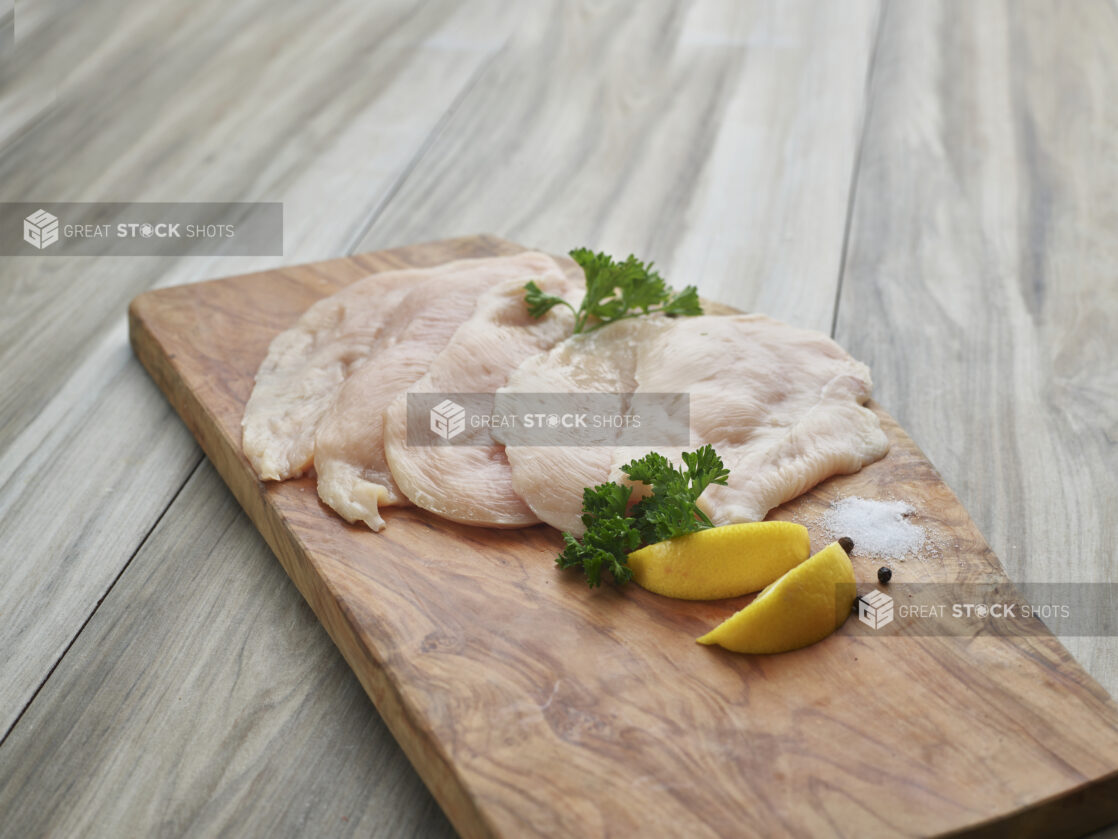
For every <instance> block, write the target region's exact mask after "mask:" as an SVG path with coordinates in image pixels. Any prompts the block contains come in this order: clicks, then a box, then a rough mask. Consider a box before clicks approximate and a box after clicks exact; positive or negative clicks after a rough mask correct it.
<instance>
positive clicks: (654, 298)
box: [524, 248, 703, 333]
mask: <svg viewBox="0 0 1118 839" xmlns="http://www.w3.org/2000/svg"><path fill="white" fill-rule="evenodd" d="M571 258H572V259H573V260H574V261H575V262H577V263H578V264H579V266H580V267H581V268H582V270H583V273H585V274H586V296H585V297H583V299H582V304H581V305H580V306H579V308H578V309H575V308H574V307H573V306H571V304H570V303H568V302H567V301H566V300H564V299H563V298H562V297H556V296H555V295H550V294H545V293H544V292H543V291H542V290H541V289H540V287H539V286H538V285H536V283H535V282H534V281H533V282H529V283H528V284H527V285H526V286H524V289H525V292H526V293H525V296H524V299H525V302H526V303H527V304H528V312H529V314H531V315H532V317H536V318H538V317H543V316H544V315H545V314H547V312H549V311H551V309H553V308H554V307H555V306H557V305H559V304H560V303H562V304H563V305H565V306H567V307H568V308H570V309H571V310H572V311H573V312H574V313H575V326H574V331H575V332H576V333H578V332H590V331H592V330H594V329H597V328H599V327H601V326H605V325H606V324H607V323H612V322H614V321H617V320H624V319H625V318H632V317H637V316H638V315H649V314H655V313H657V312H662V313H664V314H666V315H669V316H671V317H677V316H682V315H701V314H702V313H703V308H702V306H701V305H700V303H699V292H698V290H697V289H696V288H695V286H687V287H686V288H684V289H683V290H682V291H680V292H676V291H674V290H673V289H672V288H671V287H669V286H668V284H667V283H666V282H664V278H663V277H661V276H660V274H659V273H658V272H657V271H655V270H653V266H652V263H651V262H650V263H648V264H647V265H645V263H643V262H641V261H640V260H639V259H637V258H636V257H635V256H633V255H632V254H630V255H629V256H628V258H627V259H625V261H623V262H618V261H616V260H614V258H613V257H611V256H610V255H609V254H606V253H601V252H599V253H595V252H594V251H591V250H590V249H588V248H576V249H575V250H573V251H571Z"/></svg>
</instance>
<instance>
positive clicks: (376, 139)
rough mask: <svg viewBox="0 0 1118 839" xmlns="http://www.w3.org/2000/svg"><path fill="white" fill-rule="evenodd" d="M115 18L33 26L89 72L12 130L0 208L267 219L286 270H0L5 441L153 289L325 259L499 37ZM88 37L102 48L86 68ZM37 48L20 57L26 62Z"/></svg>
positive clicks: (334, 13) (428, 27) (339, 23)
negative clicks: (162, 282) (83, 204)
mask: <svg viewBox="0 0 1118 839" xmlns="http://www.w3.org/2000/svg"><path fill="white" fill-rule="evenodd" d="M132 6H133V4H130V3H127V2H124V0H114V2H110V0H98V2H97V3H96V4H94V5H93V6H91V7H90V8H89V9H86V8H85V7H84V6H83V7H82V8H81V9H75V10H74V11H73V12H72V13H71V18H70V19H68V20H66V21H65V22H64V24H60V25H44V26H42V27H40V30H41V38H42V39H43V40H44V41H45V42H46V43H49V44H51V45H52V49H49V50H46V51H47V52H48V53H51V52H56V51H60V50H61V51H63V53H64V54H66V53H68V52H70V51H72V52H73V53H75V54H78V55H83V54H84V52H83V51H84V50H86V49H87V48H88V51H89V52H90V53H91V55H90V56H89V57H87V58H85V59H84V61H82V62H80V70H81V72H76V71H75V72H72V73H70V74H69V75H66V76H64V77H63V78H62V79H61V80H60V86H59V88H58V89H57V90H56V91H51V96H50V97H49V101H50V102H51V103H52V104H51V106H50V107H49V108H45V109H43V110H42V112H41V113H36V114H35V115H34V117H33V118H31V117H28V118H27V122H26V124H23V123H21V124H20V125H19V126H18V127H17V128H16V129H13V130H12V132H11V133H13V134H14V136H13V137H12V139H11V140H10V141H9V142H8V143H6V144H5V146H4V149H3V153H2V154H0V200H3V201H35V200H69V201H110V200H114V201H233V200H242V201H256V200H260V201H264V200H269V201H277V200H278V201H283V202H284V205H285V228H286V230H285V234H286V235H285V253H284V257H275V258H272V259H270V260H268V261H266V262H262V261H260V260H256V261H250V260H244V259H242V260H232V261H226V262H223V263H221V264H220V267H218V266H217V265H215V264H212V263H213V262H214V261H213V260H210V261H209V262H207V261H206V260H204V259H196V258H184V259H182V260H179V261H177V262H176V261H173V260H156V259H147V260H141V259H129V260H112V259H105V258H85V259H78V258H74V259H62V258H57V257H51V258H47V257H45V256H44V257H27V258H15V259H10V260H6V262H5V265H4V267H3V282H2V283H0V312H3V320H2V321H0V335H2V343H0V368H3V369H4V370H5V371H6V373H5V375H6V376H8V377H10V378H9V381H10V385H9V387H8V388H5V390H4V391H3V392H2V393H0V433H3V434H5V435H13V434H16V433H18V432H19V431H21V430H22V429H23V428H24V427H25V426H26V425H27V424H28V423H29V422H30V421H31V419H32V418H33V417H34V416H35V415H36V413H37V412H38V411H39V410H40V409H41V408H42V406H43V405H44V404H45V402H46V401H47V400H48V399H49V398H50V395H51V393H52V392H53V391H54V389H55V388H56V387H57V385H58V381H59V378H60V377H63V376H65V375H66V374H67V373H69V372H71V371H72V370H73V369H74V367H75V365H76V359H77V358H80V357H81V355H82V354H83V353H84V352H86V351H88V348H89V342H90V341H95V340H96V337H95V336H96V335H98V334H99V332H100V331H101V328H102V326H103V324H105V323H106V322H107V321H108V320H109V319H111V318H114V317H117V316H119V313H121V312H122V311H123V310H124V307H125V306H126V305H127V302H128V301H129V300H130V299H131V298H132V297H133V296H135V295H136V294H138V293H139V292H140V291H143V290H144V289H145V288H147V287H149V286H150V285H151V284H152V282H153V278H156V277H160V276H167V277H168V281H171V280H173V281H176V282H185V281H189V280H193V279H204V278H206V277H207V276H214V273H213V272H214V271H215V270H216V271H217V272H218V274H219V275H220V274H221V273H230V272H236V271H239V270H249V269H250V268H249V267H246V266H250V267H258V266H259V267H263V266H265V265H266V266H272V265H277V264H280V263H281V262H283V261H284V260H285V259H286V260H287V261H298V260H302V261H309V260H313V259H317V258H324V257H328V256H336V255H338V252H339V250H341V249H345V248H346V247H347V246H348V245H349V244H351V242H352V241H353V239H354V238H355V237H356V236H357V230H359V229H360V228H361V227H362V226H363V223H364V219H365V218H367V217H368V215H369V214H370V213H371V212H372V211H373V209H374V208H375V207H376V206H378V205H379V203H380V202H381V201H383V199H384V197H385V196H386V195H388V194H390V193H391V191H392V189H393V186H394V184H395V182H396V180H397V178H398V177H399V175H400V174H401V173H402V172H403V171H405V170H406V167H407V165H408V163H409V162H410V161H411V159H412V157H413V156H414V155H415V153H416V150H417V149H418V148H419V147H420V146H421V145H422V144H423V142H424V140H425V138H426V137H427V135H428V134H429V133H430V132H431V130H432V129H433V128H434V127H435V126H436V125H437V124H438V121H439V120H440V119H441V118H442V117H443V115H444V114H445V112H446V111H447V109H448V108H449V107H451V105H452V104H453V102H454V101H455V99H456V97H457V96H458V95H459V94H460V93H461V91H462V90H463V89H464V88H466V87H468V85H469V83H470V80H471V78H472V77H473V74H474V72H475V71H476V70H477V69H478V68H479V67H480V66H483V65H484V63H485V61H486V60H487V59H488V58H489V56H491V55H492V53H493V52H494V51H495V50H496V49H497V48H499V46H500V44H501V36H502V33H504V32H507V27H510V26H511V25H512V22H511V21H506V20H505V19H504V16H502V15H501V14H500V12H501V9H500V4H498V3H496V2H485V3H474V4H471V5H470V6H469V7H459V6H458V5H457V4H455V3H453V2H450V0H438V1H437V2H434V3H424V4H420V3H416V2H414V0H406V2H400V0H397V1H396V2H391V3H378V4H367V5H366V6H364V7H362V10H361V13H360V14H356V13H355V10H354V7H353V6H352V5H351V4H348V3H341V2H338V3H330V4H315V5H314V6H313V7H312V6H291V5H285V6H283V7H281V8H279V9H277V8H276V7H274V6H273V5H272V4H266V3H260V2H255V0H244V1H243V2H239V3H217V2H209V3H204V4H202V5H201V6H199V5H198V4H194V3H186V2H178V3H176V4H160V5H159V6H158V7H147V8H148V11H147V12H146V13H143V14H135V15H133V14H131V12H132V11H133V9H132ZM119 21H124V25H123V26H121V25H118V22H119ZM90 31H92V32H94V33H97V32H100V33H101V34H102V35H103V36H104V40H103V41H102V42H100V43H99V44H98V46H97V48H96V49H93V48H91V47H90V45H89V44H88V43H87V41H88V39H89V38H90V35H89V32H90ZM246 32H251V35H248V34H246ZM38 44H39V39H35V38H31V39H29V42H28V43H27V44H26V49H25V50H23V51H24V52H32V51H33V50H34V48H35V47H36V46H37V45H38ZM39 67H40V62H38V61H35V62H31V65H30V66H29V67H20V68H18V69H17V68H14V67H13V68H12V69H13V70H14V71H15V73H14V76H15V77H14V78H13V79H12V80H11V81H10V82H9V83H8V85H7V86H6V89H7V90H8V91H10V92H11V96H12V97H17V96H18V95H19V94H20V92H21V91H22V90H23V89H24V88H23V86H22V84H21V83H22V82H23V81H24V80H28V82H27V83H28V85H31V86H32V87H33V86H34V84H35V82H34V80H33V73H34V71H35V70H36V69H37V68H39ZM45 72H46V75H47V77H48V78H49V77H50V76H52V75H57V74H58V71H57V69H55V70H54V71H49V70H47V71H45ZM121 91H127V95H121ZM3 104H4V101H3V99H0V112H3V107H2V106H3ZM354 227H356V229H353V228H354ZM44 371H45V373H46V374H44Z"/></svg>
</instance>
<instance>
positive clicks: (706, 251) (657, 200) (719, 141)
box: [358, 0, 878, 331]
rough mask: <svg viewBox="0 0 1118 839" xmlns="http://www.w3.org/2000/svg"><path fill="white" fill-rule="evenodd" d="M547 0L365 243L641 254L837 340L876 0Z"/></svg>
mask: <svg viewBox="0 0 1118 839" xmlns="http://www.w3.org/2000/svg"><path fill="white" fill-rule="evenodd" d="M539 7H543V9H546V10H547V11H546V13H544V12H543V11H542V10H541V11H540V12H539V13H538V14H536V15H534V16H532V17H531V18H529V19H528V20H526V21H525V23H524V25H523V26H521V27H519V28H518V29H517V31H516V33H515V35H514V36H513V37H512V38H511V39H510V41H509V43H508V44H507V46H506V47H505V49H504V50H503V51H502V53H501V55H500V57H499V60H497V61H494V62H493V64H491V65H490V66H489V67H487V68H486V69H485V70H484V72H483V74H482V75H481V77H480V79H479V81H478V83H477V84H476V85H475V86H474V87H473V88H471V90H470V91H469V92H468V93H467V94H466V95H465V96H464V97H463V99H462V102H461V105H460V107H458V108H457V109H456V110H455V112H454V114H453V115H451V116H450V118H449V119H448V120H447V122H446V124H445V126H443V128H442V130H441V131H440V132H439V134H438V136H437V137H435V138H434V140H433V142H432V144H431V146H430V148H429V149H428V150H426V152H425V154H424V156H423V158H422V160H421V161H420V162H419V164H418V165H417V166H416V168H415V170H414V171H413V172H412V173H411V175H410V176H409V177H408V178H407V180H406V181H404V182H403V184H402V185H401V187H400V189H399V192H398V193H397V195H396V196H395V197H394V198H393V200H392V202H391V203H390V204H389V205H388V206H387V207H386V208H385V210H384V212H383V213H382V214H380V215H379V216H378V217H377V218H376V219H375V220H374V221H373V223H372V225H371V227H370V229H369V231H368V234H367V235H366V236H365V237H364V238H363V239H362V240H361V242H360V244H359V246H358V250H372V249H375V248H383V247H388V246H391V245H397V244H399V243H400V242H421V241H428V240H432V239H441V238H445V237H448V236H460V235H469V234H473V233H476V232H477V231H479V230H490V231H497V232H500V233H501V235H503V236H506V237H507V238H511V239H515V240H516V241H520V242H525V243H528V244H531V245H533V246H535V247H540V248H543V249H546V250H550V251H552V252H554V253H565V252H566V251H568V250H569V249H570V248H572V247H578V246H581V245H586V246H590V247H595V248H603V249H605V250H607V251H609V252H611V253H621V254H625V253H630V252H633V253H637V254H640V255H641V256H642V257H643V258H645V259H653V260H655V261H656V263H657V265H658V266H659V267H660V268H661V269H662V270H663V272H664V274H665V276H667V277H668V278H669V280H671V281H672V282H673V283H675V284H677V285H685V284H687V283H694V284H696V285H698V286H699V288H700V290H701V291H702V292H703V293H704V294H706V295H707V296H709V297H711V298H712V299H718V300H723V301H724V302H726V303H729V304H732V305H736V306H738V307H740V308H743V309H749V310H758V311H764V312H766V313H768V314H770V315H772V316H774V317H778V318H781V319H783V320H785V321H787V322H789V323H793V324H795V325H798V326H804V327H809V328H814V329H820V330H823V331H829V330H830V328H831V320H832V316H833V312H834V296H835V291H836V287H837V282H838V276H839V270H840V267H841V254H842V242H843V232H844V227H845V218H846V207H847V201H848V197H849V193H850V186H851V181H852V175H853V171H854V165H855V157H856V150H857V143H858V138H859V134H860V131H861V125H862V116H863V106H864V102H865V93H866V92H865V79H866V73H867V69H868V66H869V58H870V55H871V53H872V46H873V38H874V33H875V30H876V23H877V10H878V7H877V3H876V2H872V1H871V0H857V2H850V3H842V4H831V3H826V4H818V3H812V2H792V3H781V4H779V5H776V6H774V5H772V4H768V3H763V2H740V0H729V2H698V3H672V2H663V1H662V0H655V2H650V3H644V4H642V5H641V11H640V14H634V13H633V10H632V7H631V6H630V5H629V4H626V3H598V4H591V3H569V2H556V3H547V4H544V3H541V4H538V6H537V8H539ZM786 164H787V165H786Z"/></svg>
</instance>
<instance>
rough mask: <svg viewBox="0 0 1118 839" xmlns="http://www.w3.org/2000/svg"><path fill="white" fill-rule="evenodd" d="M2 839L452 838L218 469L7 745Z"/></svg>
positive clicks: (129, 577)
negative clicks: (129, 838)
mask: <svg viewBox="0 0 1118 839" xmlns="http://www.w3.org/2000/svg"><path fill="white" fill-rule="evenodd" d="M0 813H3V818H0V836H4V837H13V839H15V837H20V838H21V839H23V837H33V836H84V837H119V836H150V837H156V836H174V837H178V836H220V835H235V836H244V837H252V836H259V837H277V836H280V837H282V836H327V835H328V836H380V837H398V836H424V837H427V836H430V837H437V836H451V835H453V830H452V829H451V827H450V825H449V824H448V823H447V822H446V820H445V818H444V816H443V815H442V812H441V811H440V810H439V808H438V806H437V805H436V804H435V802H434V800H433V799H432V798H431V796H430V795H429V793H428V792H427V790H426V788H425V787H424V786H423V783H422V781H420V779H419V777H418V776H417V775H416V774H415V771H414V770H413V769H412V768H411V766H410V765H409V763H408V761H407V758H406V757H405V756H404V754H403V752H401V751H400V749H399V747H398V746H397V745H396V744H395V741H394V740H393V739H392V736H391V734H389V732H388V730H387V729H386V727H385V726H384V723H383V722H382V721H381V719H380V717H379V716H378V715H377V713H376V710H375V709H374V708H373V706H372V704H371V703H370V702H369V701H368V698H367V697H366V696H365V694H364V692H363V691H362V689H361V687H360V685H359V684H358V682H357V679H356V677H355V676H353V674H352V673H351V672H350V671H349V669H348V666H347V665H346V663H345V661H344V660H343V659H342V657H341V655H340V653H338V652H337V650H336V649H335V648H334V647H333V645H332V643H331V641H330V639H329V637H328V636H327V635H326V632H325V630H323V629H322V628H321V627H320V626H319V625H318V623H317V620H316V618H315V616H314V614H313V613H312V612H311V610H310V607H309V606H307V605H306V603H305V602H304V601H303V599H302V597H301V596H300V594H299V593H298V591H297V590H296V589H295V587H294V586H293V585H291V583H290V581H289V580H288V579H287V577H286V576H285V574H284V572H283V569H282V568H281V567H280V565H279V563H278V562H276V560H275V557H274V556H273V555H272V553H271V551H270V549H269V548H268V547H267V545H266V544H265V543H264V541H263V540H262V539H261V538H260V536H259V535H258V534H257V533H256V531H255V530H254V529H253V527H252V525H251V523H250V522H249V521H248V519H247V518H246V517H245V516H244V515H243V514H242V513H241V512H240V509H239V508H238V507H237V504H236V502H235V501H234V500H233V498H232V496H230V495H229V493H228V491H227V490H226V489H225V487H224V485H223V484H222V482H221V479H220V478H219V477H218V475H217V473H216V472H215V471H214V470H213V468H212V467H211V466H210V464H209V463H208V462H207V463H205V464H203V465H202V466H201V467H200V468H199V469H198V470H197V471H196V472H195V474H194V476H193V477H192V478H191V479H190V481H189V482H188V483H187V485H186V487H185V488H184V489H183V491H182V493H181V494H180V495H179V497H178V498H177V499H176V500H175V502H174V503H173V504H172V505H171V507H170V509H169V510H168V511H167V514H166V516H164V517H163V520H162V521H161V522H160V524H159V526H158V527H157V528H156V529H155V531H154V532H153V533H152V534H151V537H150V539H148V541H147V542H146V543H145V544H144V546H143V548H142V549H141V550H140V551H139V552H138V553H137V554H136V556H135V558H134V559H133V560H132V562H131V563H130V564H129V566H128V569H127V572H126V573H125V574H124V575H123V576H122V578H121V580H120V582H119V583H118V584H117V585H116V586H115V587H114V588H113V590H112V591H111V592H110V593H109V595H108V597H107V598H106V599H105V602H104V603H103V604H102V605H101V607H100V608H99V609H98V610H97V612H96V614H94V616H93V617H92V619H91V620H90V622H89V625H88V626H87V627H86V629H85V631H84V632H83V633H82V634H81V636H80V637H79V638H78V639H77V641H76V642H75V644H74V646H73V648H72V649H71V651H70V653H69V654H68V655H67V656H66V657H65V659H63V660H62V662H61V663H60V664H59V666H58V668H57V669H56V670H55V672H54V673H53V675H52V676H51V678H50V680H49V681H48V682H47V683H46V685H45V686H44V688H43V690H42V691H41V693H40V695H39V697H38V699H37V700H36V701H35V702H34V703H33V704H32V705H31V707H30V708H29V710H28V711H27V713H26V714H25V716H24V718H23V719H22V720H21V722H20V725H19V726H17V727H16V728H15V729H14V731H13V732H12V734H11V735H10V736H9V737H8V739H7V740H6V741H5V742H4V743H3V745H2V746H0Z"/></svg>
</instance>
